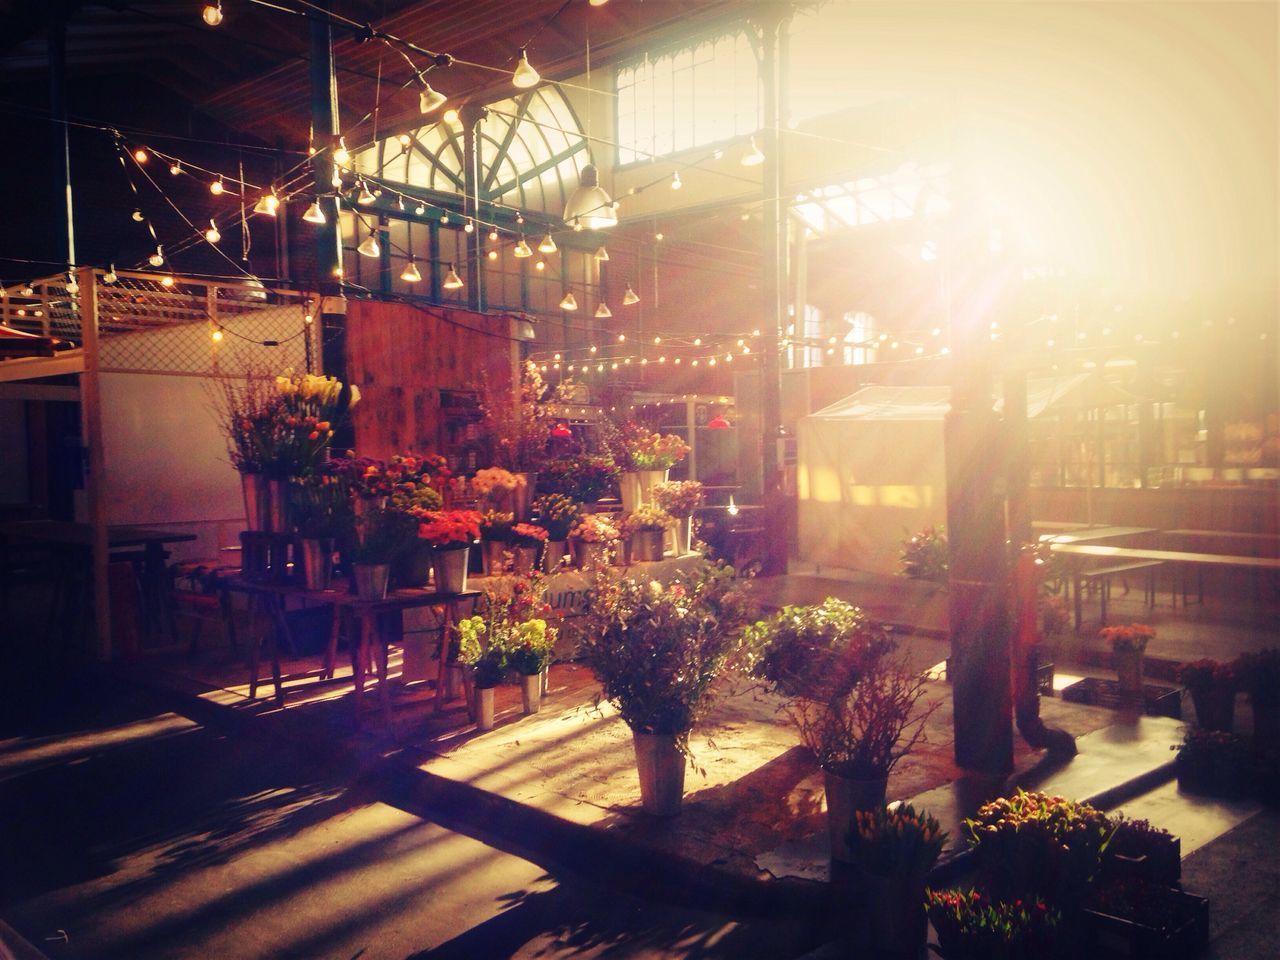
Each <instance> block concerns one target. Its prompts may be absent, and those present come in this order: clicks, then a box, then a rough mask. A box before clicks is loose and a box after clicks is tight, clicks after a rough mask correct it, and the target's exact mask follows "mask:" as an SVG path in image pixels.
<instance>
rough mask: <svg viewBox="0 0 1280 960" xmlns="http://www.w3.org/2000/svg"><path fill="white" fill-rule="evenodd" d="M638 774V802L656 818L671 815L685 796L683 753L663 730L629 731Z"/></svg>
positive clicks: (671, 737) (677, 811) (646, 811)
mask: <svg viewBox="0 0 1280 960" xmlns="http://www.w3.org/2000/svg"><path fill="white" fill-rule="evenodd" d="M631 738H632V742H633V743H634V745H635V751H636V770H637V772H638V773H639V774H640V803H641V806H642V807H643V808H644V812H645V813H647V814H650V815H651V816H655V817H674V816H676V815H677V814H679V813H680V804H681V802H682V800H683V799H684V765H685V761H684V754H682V753H681V752H680V749H679V748H678V747H677V746H676V738H675V736H674V735H672V734H665V733H639V732H638V731H635V730H633V731H632V732H631Z"/></svg>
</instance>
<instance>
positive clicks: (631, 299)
mask: <svg viewBox="0 0 1280 960" xmlns="http://www.w3.org/2000/svg"><path fill="white" fill-rule="evenodd" d="M639 302H640V295H639V294H638V293H636V292H635V291H634V290H632V289H631V283H630V282H629V281H628V283H627V289H626V290H624V291H622V303H623V305H624V306H627V307H630V306H633V305H634V304H637V303H639Z"/></svg>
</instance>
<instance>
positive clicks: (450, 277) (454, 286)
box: [440, 263, 462, 290]
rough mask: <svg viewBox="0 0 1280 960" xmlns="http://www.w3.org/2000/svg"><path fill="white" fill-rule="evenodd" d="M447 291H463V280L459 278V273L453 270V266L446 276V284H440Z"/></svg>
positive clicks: (451, 265)
mask: <svg viewBox="0 0 1280 960" xmlns="http://www.w3.org/2000/svg"><path fill="white" fill-rule="evenodd" d="M440 286H442V287H444V288H445V289H446V290H461V289H462V278H461V277H460V276H458V272H457V271H456V270H454V269H453V264H452V263H451V264H449V272H448V273H446V274H445V275H444V282H443V283H441V284H440Z"/></svg>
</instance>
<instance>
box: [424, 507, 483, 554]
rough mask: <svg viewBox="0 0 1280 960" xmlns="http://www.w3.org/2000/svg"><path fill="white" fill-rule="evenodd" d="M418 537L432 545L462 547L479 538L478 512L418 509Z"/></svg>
mask: <svg viewBox="0 0 1280 960" xmlns="http://www.w3.org/2000/svg"><path fill="white" fill-rule="evenodd" d="M414 516H416V517H417V520H418V539H419V540H426V541H427V542H428V543H430V544H431V545H432V546H433V547H464V546H467V545H469V544H471V543H474V542H475V541H476V540H479V539H480V514H479V513H477V512H476V511H475V510H420V511H418V512H417V513H415V514H414Z"/></svg>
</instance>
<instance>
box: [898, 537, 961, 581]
mask: <svg viewBox="0 0 1280 960" xmlns="http://www.w3.org/2000/svg"><path fill="white" fill-rule="evenodd" d="M950 563H951V561H950V550H949V548H948V546H947V536H946V533H945V532H944V530H943V528H942V527H925V528H924V529H923V530H921V531H920V532H919V533H915V534H912V535H911V536H910V537H908V538H907V539H906V540H903V541H902V550H901V553H900V554H899V557H898V565H899V568H900V569H901V572H902V575H903V576H905V577H910V578H911V579H913V580H932V581H934V582H936V583H946V582H947V571H948V569H949V567H950Z"/></svg>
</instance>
